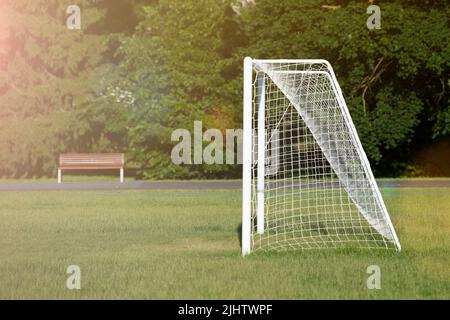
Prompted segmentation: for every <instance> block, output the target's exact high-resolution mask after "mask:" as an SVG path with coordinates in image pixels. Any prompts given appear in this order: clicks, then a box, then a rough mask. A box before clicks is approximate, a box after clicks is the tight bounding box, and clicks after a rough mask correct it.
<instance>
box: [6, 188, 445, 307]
mask: <svg viewBox="0 0 450 320" xmlns="http://www.w3.org/2000/svg"><path fill="white" fill-rule="evenodd" d="M382 193H383V195H384V198H385V201H386V204H387V207H388V209H389V211H390V214H391V217H392V220H393V223H394V225H395V226H396V229H397V232H398V235H399V238H400V241H401V243H402V246H403V251H402V252H400V253H397V252H394V251H385V250H349V249H341V250H321V251H313V250H310V251H303V252H301V251H299V252H295V253H293V252H288V253H286V252H285V253H257V254H254V255H251V256H249V257H247V258H242V257H241V255H240V247H239V237H238V234H239V230H238V229H239V225H240V219H241V194H240V191H238V190H229V191H225V190H219V191H217V190H216V191H202V190H199V191H154V190H153V191H152V190H147V191H95V192H92V191H88V192H81V191H77V192H75V191H70V192H69V191H55V192H22V193H20V192H2V193H0V298H2V299H5V298H6V299H10V298H20V299H21V298H30V299H36V298H44V299H54V298H61V299H78V298H85V299H103V298H107V299H110V298H112V299H114V298H131V299H136V298H144V299H216V298H217V299H229V298H237V299H240V298H245V299H335V298H343V299H351V298H352V299H353V298H354V299H397V298H402V299H416V298H418V299H422V298H424V299H431V298H436V299H450V268H449V266H450V189H383V190H382ZM74 264H75V265H79V266H80V268H81V272H82V278H81V286H82V289H81V290H68V289H67V288H66V286H65V284H66V279H67V277H68V275H66V268H67V266H69V265H74ZM369 265H379V266H380V268H381V272H382V280H381V282H382V284H381V285H382V288H381V290H369V289H367V287H366V280H367V277H368V274H367V273H366V269H367V267H368V266H369Z"/></svg>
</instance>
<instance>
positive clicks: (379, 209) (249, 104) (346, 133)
mask: <svg viewBox="0 0 450 320" xmlns="http://www.w3.org/2000/svg"><path fill="white" fill-rule="evenodd" d="M243 158H244V159H243V221H242V251H243V254H248V253H250V251H255V250H269V249H275V250H287V249H313V248H338V247H362V248H394V249H397V250H400V243H399V241H398V238H397V235H396V233H395V230H394V228H393V225H392V222H391V220H390V217H389V214H388V212H387V210H386V207H385V204H384V201H383V198H382V197H381V194H380V191H379V189H378V186H377V184H376V181H375V179H374V176H373V174H372V171H371V169H370V165H369V162H368V160H367V157H366V154H365V152H364V150H363V148H362V146H361V143H360V140H359V138H358V135H357V132H356V130H355V127H354V125H353V122H352V120H351V117H350V114H349V112H348V109H347V106H346V104H345V101H344V98H343V96H342V92H341V89H340V87H339V84H338V83H337V81H336V77H335V75H334V72H333V70H332V68H331V66H330V64H329V63H328V62H327V61H324V60H252V59H250V58H246V60H245V62H244V156H243Z"/></svg>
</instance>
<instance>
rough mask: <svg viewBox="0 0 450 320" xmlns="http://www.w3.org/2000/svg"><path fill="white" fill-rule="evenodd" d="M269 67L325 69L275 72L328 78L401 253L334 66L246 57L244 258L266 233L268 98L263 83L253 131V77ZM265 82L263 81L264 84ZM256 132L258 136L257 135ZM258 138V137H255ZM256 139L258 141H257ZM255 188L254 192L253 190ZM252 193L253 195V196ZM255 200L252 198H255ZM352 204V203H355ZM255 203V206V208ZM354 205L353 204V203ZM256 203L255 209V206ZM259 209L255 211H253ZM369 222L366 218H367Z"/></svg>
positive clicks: (365, 171)
mask: <svg viewBox="0 0 450 320" xmlns="http://www.w3.org/2000/svg"><path fill="white" fill-rule="evenodd" d="M264 64H265V65H267V64H307V65H313V64H321V65H323V66H326V70H320V71H317V70H287V71H284V70H280V71H273V72H278V73H290V74H293V73H303V74H305V75H313V74H316V75H322V76H324V77H326V78H327V79H328V81H329V83H330V86H331V87H332V91H333V93H334V96H335V98H336V100H337V103H338V105H339V109H340V112H341V113H342V116H343V119H344V120H345V124H346V126H347V127H348V128H349V131H350V133H349V135H350V136H351V139H352V142H353V143H354V147H355V149H356V151H357V156H358V158H359V161H360V163H361V164H362V167H363V169H364V173H365V175H366V177H368V183H370V188H371V190H372V191H373V196H374V199H375V200H374V201H376V204H377V205H379V207H380V211H382V213H383V215H384V216H383V219H384V221H383V222H384V223H386V225H387V226H388V228H389V229H390V241H391V242H392V243H393V244H394V246H395V248H396V249H397V250H398V251H400V250H401V245H400V242H399V240H398V237H397V234H396V232H395V230H394V227H393V224H392V221H391V219H390V217H389V214H388V211H387V209H386V206H385V204H384V201H383V198H382V196H381V193H380V191H379V188H378V186H377V183H376V181H375V178H374V176H373V173H372V170H371V168H370V164H369V161H368V159H367V156H366V153H365V152H364V149H363V147H362V145H361V142H360V140H359V137H358V134H357V131H356V129H355V126H354V124H353V121H352V119H351V117H350V114H349V111H348V108H347V105H346V103H345V100H344V97H343V94H342V91H341V88H340V86H339V84H338V82H337V80H336V76H335V74H334V71H333V68H332V67H331V64H330V63H329V62H328V61H326V60H322V59H314V60H301V59H300V60H299V59H281V60H258V59H252V58H250V57H246V58H245V59H244V94H243V175H242V177H243V182H242V188H243V189H242V254H243V255H244V256H245V255H248V254H249V253H250V252H251V251H253V248H252V243H253V236H254V235H255V234H259V235H262V234H264V232H265V221H264V217H265V210H266V208H265V206H264V203H265V200H264V196H265V190H264V186H265V181H264V178H265V172H264V171H265V170H266V163H265V161H266V159H265V157H266V152H265V148H266V143H267V141H266V139H267V136H266V132H265V94H264V90H265V89H264V83H263V85H262V86H261V87H260V88H259V89H260V90H262V92H260V94H259V96H260V98H259V99H260V100H259V101H258V102H257V104H258V106H257V108H258V115H257V120H258V121H257V128H254V127H253V124H254V119H253V116H254V113H253V110H254V108H255V104H256V103H255V102H254V96H253V95H254V83H255V81H256V82H257V81H259V80H258V79H256V78H255V77H254V74H255V70H256V71H262V70H261V69H260V67H259V66H261V65H264ZM263 81H264V80H263ZM255 129H257V130H256V131H257V133H255ZM254 135H256V136H257V137H255V136H254ZM255 139H256V140H255ZM255 141H257V146H256V149H257V152H255V146H254V144H255ZM255 153H256V154H257V156H256V158H257V159H252V158H253V156H254V154H255ZM255 163H257V164H256V166H257V176H256V177H252V175H253V173H252V166H253V165H254V164H255ZM252 178H253V179H254V180H256V183H254V182H253V183H254V185H253V186H252ZM252 188H253V190H252ZM252 192H253V193H252ZM252 197H253V198H252ZM352 200H353V199H352ZM252 201H253V204H252ZM353 201H354V200H353ZM255 203H256V205H255ZM252 206H253V207H256V209H255V208H252ZM252 210H253V215H255V216H256V217H257V220H256V221H257V223H253V222H252V221H253V220H252ZM255 211H256V213H255ZM366 219H367V217H366ZM253 224H256V228H255V230H253Z"/></svg>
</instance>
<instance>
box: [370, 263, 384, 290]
mask: <svg viewBox="0 0 450 320" xmlns="http://www.w3.org/2000/svg"><path fill="white" fill-rule="evenodd" d="M367 274H370V276H369V277H368V278H367V288H368V289H381V269H380V267H379V266H377V265H372V266H368V267H367Z"/></svg>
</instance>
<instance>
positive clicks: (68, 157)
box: [59, 153, 125, 170]
mask: <svg viewBox="0 0 450 320" xmlns="http://www.w3.org/2000/svg"><path fill="white" fill-rule="evenodd" d="M124 164H125V157H124V154H123V153H66V154H61V155H60V156H59V167H60V168H61V169H80V170H82V169H120V168H123V166H124Z"/></svg>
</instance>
